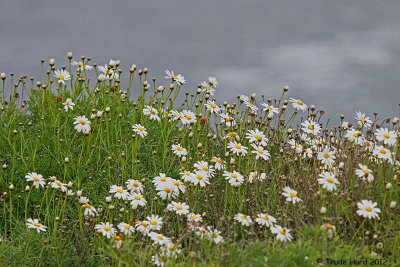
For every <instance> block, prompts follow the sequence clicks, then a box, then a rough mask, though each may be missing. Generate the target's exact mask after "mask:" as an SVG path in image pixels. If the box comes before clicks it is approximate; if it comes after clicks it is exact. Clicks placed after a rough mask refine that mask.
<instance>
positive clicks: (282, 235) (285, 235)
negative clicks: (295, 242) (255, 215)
mask: <svg viewBox="0 0 400 267" xmlns="http://www.w3.org/2000/svg"><path fill="white" fill-rule="evenodd" d="M270 229H271V232H272V233H273V234H276V239H277V240H279V241H282V242H287V241H292V239H293V237H292V235H291V234H290V230H289V229H287V228H282V227H281V226H280V225H274V226H272V227H271V228H270Z"/></svg>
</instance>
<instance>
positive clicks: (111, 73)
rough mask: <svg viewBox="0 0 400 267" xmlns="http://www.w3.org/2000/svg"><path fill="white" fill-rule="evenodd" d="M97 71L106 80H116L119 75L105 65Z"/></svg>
mask: <svg viewBox="0 0 400 267" xmlns="http://www.w3.org/2000/svg"><path fill="white" fill-rule="evenodd" d="M99 70H100V71H101V72H103V73H104V76H105V78H106V79H107V80H108V79H110V80H112V79H118V78H119V75H118V73H116V72H115V71H114V70H112V69H111V68H109V67H108V66H107V65H104V66H99Z"/></svg>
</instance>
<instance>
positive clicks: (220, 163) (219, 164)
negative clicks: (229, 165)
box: [211, 157, 225, 170]
mask: <svg viewBox="0 0 400 267" xmlns="http://www.w3.org/2000/svg"><path fill="white" fill-rule="evenodd" d="M211 162H215V165H214V167H215V169H216V170H223V169H224V168H225V164H224V161H223V160H222V159H221V158H220V157H212V158H211Z"/></svg>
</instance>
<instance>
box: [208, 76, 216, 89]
mask: <svg viewBox="0 0 400 267" xmlns="http://www.w3.org/2000/svg"><path fill="white" fill-rule="evenodd" d="M208 83H209V84H210V85H212V86H214V87H217V86H218V81H217V78H215V77H212V76H210V77H208Z"/></svg>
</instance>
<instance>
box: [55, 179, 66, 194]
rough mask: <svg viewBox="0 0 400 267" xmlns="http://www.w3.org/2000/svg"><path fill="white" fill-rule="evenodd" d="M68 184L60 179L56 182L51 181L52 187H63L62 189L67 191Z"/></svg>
mask: <svg viewBox="0 0 400 267" xmlns="http://www.w3.org/2000/svg"><path fill="white" fill-rule="evenodd" d="M66 185H67V184H63V183H61V182H60V181H59V180H55V181H54V182H51V187H52V188H55V189H61V191H63V192H65V191H67V186H66Z"/></svg>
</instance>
